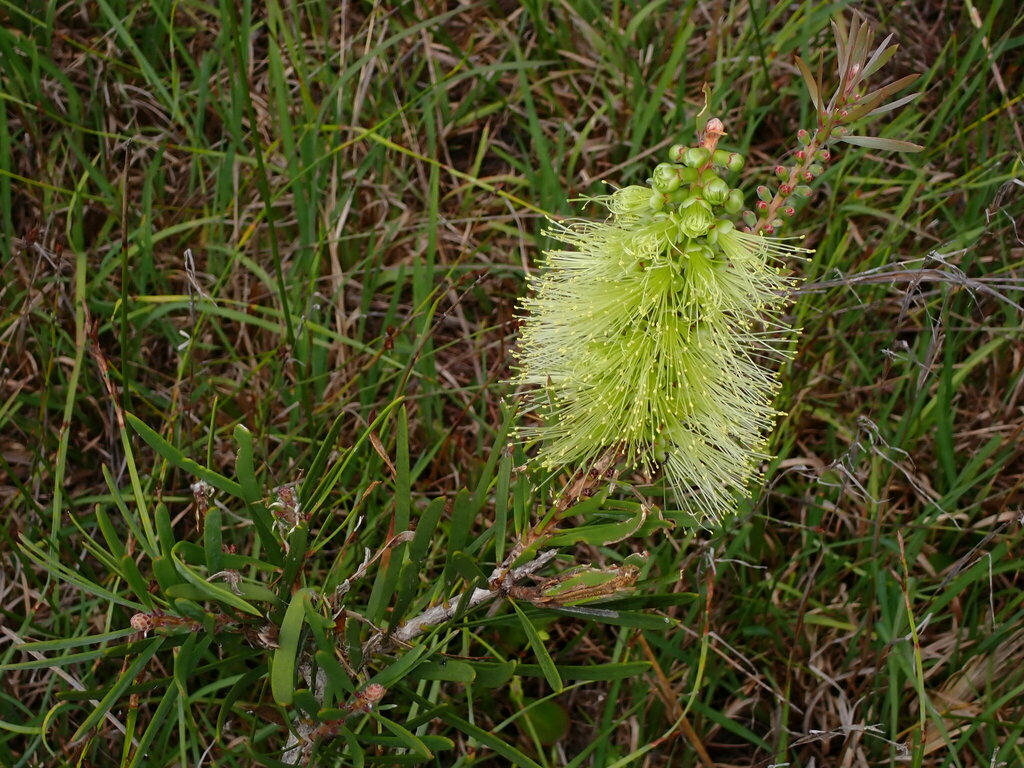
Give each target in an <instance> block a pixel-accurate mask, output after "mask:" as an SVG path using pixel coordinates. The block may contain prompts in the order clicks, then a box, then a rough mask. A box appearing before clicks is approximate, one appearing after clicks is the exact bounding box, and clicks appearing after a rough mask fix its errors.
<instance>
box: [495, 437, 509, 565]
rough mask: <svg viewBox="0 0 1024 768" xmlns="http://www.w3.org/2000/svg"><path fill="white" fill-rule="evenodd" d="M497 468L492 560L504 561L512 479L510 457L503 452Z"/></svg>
mask: <svg viewBox="0 0 1024 768" xmlns="http://www.w3.org/2000/svg"><path fill="white" fill-rule="evenodd" d="M503 453H504V455H503V456H502V457H501V463H500V464H499V466H498V484H497V487H496V488H495V489H494V528H495V530H496V531H497V535H496V536H495V539H494V559H495V560H497V561H499V562H500V561H502V560H504V559H505V541H506V535H505V531H506V529H507V527H508V488H509V482H510V480H511V477H512V455H511V454H510V453H506V452H504V451H503Z"/></svg>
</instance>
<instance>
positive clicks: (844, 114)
mask: <svg viewBox="0 0 1024 768" xmlns="http://www.w3.org/2000/svg"><path fill="white" fill-rule="evenodd" d="M849 116H850V110H848V109H840V110H839V119H840V120H845V119H846V118H848V117H849Z"/></svg>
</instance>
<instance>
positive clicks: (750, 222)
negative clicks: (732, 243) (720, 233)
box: [743, 211, 757, 228]
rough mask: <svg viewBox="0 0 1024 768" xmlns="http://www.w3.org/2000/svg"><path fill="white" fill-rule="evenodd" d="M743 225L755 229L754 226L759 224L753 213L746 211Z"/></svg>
mask: <svg viewBox="0 0 1024 768" xmlns="http://www.w3.org/2000/svg"><path fill="white" fill-rule="evenodd" d="M743 223H744V224H746V225H747V226H748V227H751V228H753V227H754V225H755V224H757V216H755V215H754V212H753V211H744V212H743Z"/></svg>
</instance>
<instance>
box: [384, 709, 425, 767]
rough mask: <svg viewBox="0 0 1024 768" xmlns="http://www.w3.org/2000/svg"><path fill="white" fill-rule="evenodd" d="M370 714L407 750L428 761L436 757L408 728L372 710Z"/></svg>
mask: <svg viewBox="0 0 1024 768" xmlns="http://www.w3.org/2000/svg"><path fill="white" fill-rule="evenodd" d="M370 714H371V715H373V718H374V719H375V720H376V721H377V722H378V723H380V724H381V725H383V726H384V727H385V728H387V729H388V730H389V731H391V732H392V733H393V734H395V736H396V737H397V738H398V740H399V741H400V742H402V745H403V746H404V747H406V748H407V749H411V750H412V751H413V752H415V753H416V754H417V755H420V756H421V757H423V758H424V759H426V760H430V759H431V758H433V757H434V754H433V753H432V752H431V751H430V750H429V749H427V745H426V744H424V743H423V742H422V741H421V740H420V739H419V738H417V737H416V735H415V734H413V733H412V732H411V731H409V730H408V729H407V728H405V727H403V726H401V725H399V724H398V723H396V722H395V721H394V720H390V719H388V718H386V717H384V715H382V714H380V713H379V712H376V711H373V710H371V712H370Z"/></svg>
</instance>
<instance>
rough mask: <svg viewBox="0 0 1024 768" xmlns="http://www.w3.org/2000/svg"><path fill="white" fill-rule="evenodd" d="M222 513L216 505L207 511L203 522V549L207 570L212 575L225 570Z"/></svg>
mask: <svg viewBox="0 0 1024 768" xmlns="http://www.w3.org/2000/svg"><path fill="white" fill-rule="evenodd" d="M221 525H222V523H221V511H220V508H219V507H217V506H216V505H214V506H211V507H210V508H209V509H207V510H206V519H205V520H203V549H204V550H205V554H206V570H207V571H209V572H210V574H211V575H212V574H214V573H220V572H221V571H223V570H224V541H223V539H222V538H221V534H222V528H221Z"/></svg>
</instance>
